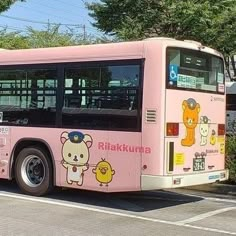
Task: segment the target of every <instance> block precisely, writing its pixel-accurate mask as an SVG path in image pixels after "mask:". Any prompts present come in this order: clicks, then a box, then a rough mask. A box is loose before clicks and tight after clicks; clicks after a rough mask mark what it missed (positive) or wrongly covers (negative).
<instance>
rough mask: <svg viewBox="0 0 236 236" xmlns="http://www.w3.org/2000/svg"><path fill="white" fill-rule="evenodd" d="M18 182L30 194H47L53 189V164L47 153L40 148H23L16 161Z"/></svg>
mask: <svg viewBox="0 0 236 236" xmlns="http://www.w3.org/2000/svg"><path fill="white" fill-rule="evenodd" d="M15 176H16V182H17V184H18V186H19V187H20V189H21V190H22V191H23V192H24V193H26V194H30V195H34V196H41V195H45V194H46V193H48V192H49V191H50V190H51V189H52V186H53V185H52V164H51V161H50V159H49V157H48V155H47V153H46V152H45V151H44V150H43V149H40V148H36V147H29V148H24V149H22V150H21V152H20V153H19V155H18V156H17V159H16V163H15Z"/></svg>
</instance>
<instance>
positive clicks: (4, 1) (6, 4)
mask: <svg viewBox="0 0 236 236" xmlns="http://www.w3.org/2000/svg"><path fill="white" fill-rule="evenodd" d="M17 1H21V2H23V1H24V0H1V1H0V12H3V11H6V10H8V9H9V8H10V6H11V5H12V4H13V3H15V2H17Z"/></svg>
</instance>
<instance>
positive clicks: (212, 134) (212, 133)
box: [210, 129, 216, 145]
mask: <svg viewBox="0 0 236 236" xmlns="http://www.w3.org/2000/svg"><path fill="white" fill-rule="evenodd" d="M210 144H211V145H215V144H216V131H215V130H214V129H213V130H212V131H211V136H210Z"/></svg>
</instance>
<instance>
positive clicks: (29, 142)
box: [9, 138, 56, 185]
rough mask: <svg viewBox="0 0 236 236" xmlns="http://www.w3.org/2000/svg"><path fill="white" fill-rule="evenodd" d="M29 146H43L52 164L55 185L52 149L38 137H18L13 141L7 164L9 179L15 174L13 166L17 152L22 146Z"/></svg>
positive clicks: (54, 176) (54, 177)
mask: <svg viewBox="0 0 236 236" xmlns="http://www.w3.org/2000/svg"><path fill="white" fill-rule="evenodd" d="M31 146H38V147H40V148H43V149H44V150H45V151H46V152H47V154H48V157H49V159H50V161H51V164H52V172H53V173H52V176H53V184H54V185H55V184H56V165H55V159H54V155H53V152H52V149H51V148H50V145H49V144H48V143H47V142H46V141H45V140H43V139H40V138H22V139H19V140H18V141H17V142H16V143H15V145H14V148H13V149H12V152H11V158H10V165H9V177H10V179H13V178H14V175H15V169H14V166H15V161H16V159H17V156H18V154H19V153H20V151H21V150H22V149H23V148H26V147H31Z"/></svg>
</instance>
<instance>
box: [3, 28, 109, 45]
mask: <svg viewBox="0 0 236 236" xmlns="http://www.w3.org/2000/svg"><path fill="white" fill-rule="evenodd" d="M107 41H108V39H107V38H106V37H101V38H98V37H94V36H93V35H84V34H82V33H79V32H78V31H77V30H74V29H69V28H68V29H67V30H64V31H63V30H61V27H60V25H54V24H53V25H50V24H49V25H48V26H47V27H46V28H45V29H44V30H36V29H33V28H32V27H28V29H27V30H26V31H24V32H21V31H18V32H10V31H8V29H7V27H6V28H5V29H2V30H0V48H4V49H23V48H45V47H59V46H72V45H81V44H94V43H102V42H107Z"/></svg>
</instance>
